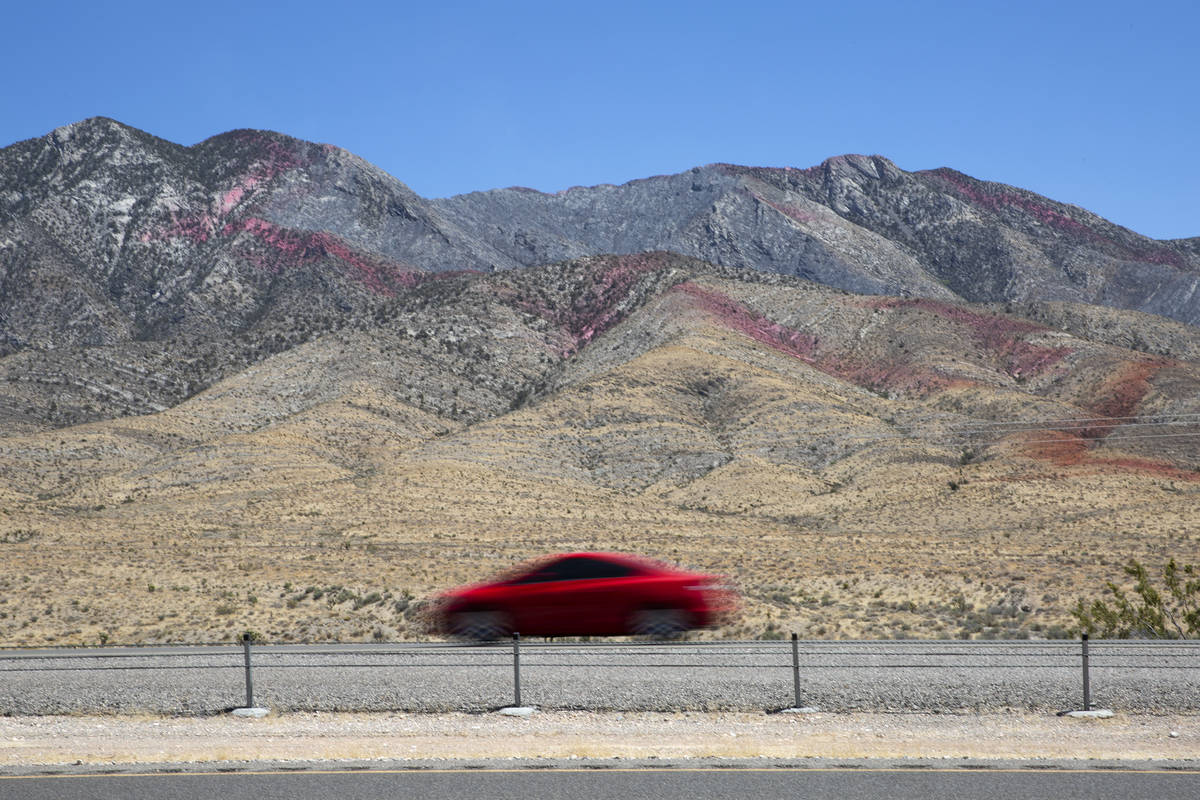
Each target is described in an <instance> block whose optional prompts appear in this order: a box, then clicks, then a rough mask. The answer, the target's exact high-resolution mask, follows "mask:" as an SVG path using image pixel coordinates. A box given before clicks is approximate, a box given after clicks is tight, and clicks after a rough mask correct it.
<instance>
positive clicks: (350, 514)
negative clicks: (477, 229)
mask: <svg viewBox="0 0 1200 800" xmlns="http://www.w3.org/2000/svg"><path fill="white" fill-rule="evenodd" d="M587 358H588V356H587V354H586V351H585V356H584V357H583V358H581V359H580V361H579V362H578V363H577V364H576V365H575V368H574V369H575V371H574V372H573V373H572V374H570V375H568V376H567V380H568V381H569V384H568V385H567V386H566V387H565V388H563V389H562V390H560V391H559V392H557V393H555V394H553V395H551V396H550V397H549V398H547V399H545V400H543V401H541V402H538V403H535V404H533V405H531V406H528V407H526V408H523V409H521V410H519V411H515V412H512V413H509V414H506V415H504V416H501V417H499V418H496V419H493V420H491V421H487V422H483V423H479V424H476V425H474V426H471V427H463V426H461V425H457V424H455V423H452V422H449V421H447V420H443V419H441V418H438V417H436V416H435V415H432V414H429V413H427V412H424V411H421V410H418V409H416V408H413V407H412V406H409V405H406V404H404V403H402V402H400V401H399V400H397V399H395V398H394V397H392V396H390V395H389V394H387V393H386V392H382V391H380V390H378V389H377V388H376V387H373V386H372V385H371V383H370V381H369V380H366V379H363V380H360V381H357V382H354V383H350V384H346V385H344V386H341V387H340V390H339V393H338V394H336V395H335V396H331V397H322V398H320V401H319V402H316V403H314V404H311V405H308V406H305V407H303V408H302V409H300V410H299V411H297V412H296V413H291V414H288V413H283V412H280V413H279V414H277V415H276V416H277V417H278V421H277V422H274V423H270V424H266V425H265V426H264V425H261V424H260V423H259V422H256V423H254V424H253V425H250V424H248V423H244V420H245V419H246V418H248V417H249V416H253V415H250V414H248V413H247V412H246V411H245V410H244V409H241V408H240V405H239V404H243V403H248V402H252V400H251V397H252V396H253V392H252V391H251V390H250V389H249V388H247V387H246V386H242V385H241V383H244V382H245V380H244V379H239V381H241V382H240V383H238V385H237V386H235V387H233V388H231V387H230V386H227V385H225V384H222V385H220V386H218V387H215V388H214V389H213V390H210V392H207V393H205V394H202V395H200V396H198V397H196V398H193V399H192V400H190V401H188V402H187V403H185V404H183V405H181V406H179V407H177V408H175V409H172V410H171V411H168V412H164V413H162V414H158V415H153V416H149V417H143V418H138V419H128V420H116V421H111V422H104V423H96V424H92V425H87V426H80V427H79V428H74V429H68V430H62V431H55V432H50V433H44V434H36V435H25V436H20V437H9V438H7V439H0V446H2V448H3V456H4V462H5V465H6V467H7V468H6V470H5V471H4V485H0V552H2V553H3V559H4V563H5V569H4V571H3V574H2V575H0V642H3V643H5V644H47V643H49V644H80V643H98V642H104V641H107V642H156V641H218V640H229V639H231V638H234V637H236V636H238V635H240V634H241V632H243V631H245V630H253V631H255V632H257V633H258V634H260V635H261V636H263V637H265V638H266V639H269V640H300V641H303V640H318V639H340V640H371V639H388V640H391V639H403V638H412V637H415V636H420V635H422V634H421V632H420V630H419V628H418V626H417V625H416V624H415V623H414V619H413V614H412V609H413V608H414V603H413V601H414V600H419V599H420V598H423V597H426V596H428V595H429V594H431V593H433V592H435V591H437V590H440V589H443V588H446V587H449V586H452V585H455V584H458V583H462V582H467V581H471V580H477V579H482V578H484V577H486V576H487V575H489V574H490V573H492V572H494V571H497V570H499V569H501V568H504V567H507V566H508V565H510V564H512V563H513V562H517V561H521V560H524V559H526V558H529V557H532V556H536V555H540V554H543V553H546V552H555V551H567V550H576V549H605V550H622V551H629V552H636V553H642V554H645V555H648V556H652V557H656V558H661V559H664V560H667V561H671V562H675V563H679V564H684V565H687V566H689V567H693V568H698V569H703V570H710V571H714V572H719V573H723V574H726V575H729V576H730V577H731V578H732V579H733V580H734V581H736V582H737V584H738V585H739V586H740V587H741V589H742V591H743V592H744V596H745V608H744V613H743V614H742V616H741V617H740V619H738V620H737V621H735V622H733V623H731V624H730V625H729V626H727V627H725V628H723V629H721V630H718V631H715V632H712V633H709V634H706V635H711V636H724V637H737V638H741V637H760V636H783V635H786V634H787V633H788V632H791V631H796V632H798V633H799V634H800V635H801V636H804V637H829V638H838V637H960V636H971V637H1007V636H1022V637H1023V636H1035V637H1038V636H1054V635H1065V634H1066V627H1067V626H1068V625H1069V624H1070V619H1069V615H1068V609H1069V607H1070V606H1071V605H1073V603H1074V602H1075V600H1076V599H1077V598H1079V597H1080V596H1085V595H1091V594H1092V593H1093V592H1094V591H1096V590H1097V589H1098V588H1099V587H1101V586H1102V585H1103V582H1104V581H1105V580H1107V579H1109V578H1113V577H1117V576H1119V574H1120V568H1119V565H1120V564H1121V563H1123V562H1124V561H1126V560H1127V559H1129V558H1138V559H1141V560H1143V561H1146V562H1147V563H1150V564H1158V563H1161V562H1162V561H1164V560H1165V559H1166V558H1167V557H1169V556H1174V557H1176V558H1178V559H1181V560H1184V561H1192V562H1196V561H1200V531H1198V530H1197V529H1196V525H1195V523H1196V520H1197V512H1196V509H1197V508H1198V507H1200V506H1198V504H1197V500H1198V496H1200V481H1198V480H1196V479H1194V478H1192V477H1189V476H1190V475H1194V476H1195V478H1200V473H1189V472H1187V471H1179V470H1176V471H1174V472H1168V473H1163V472H1155V471H1153V470H1147V469H1134V468H1129V467H1127V466H1126V467H1122V466H1120V465H1117V464H1116V463H1115V462H1116V460H1117V459H1116V456H1119V453H1116V452H1115V451H1114V452H1108V455H1109V461H1110V462H1112V463H1109V462H1105V463H1100V462H1091V461H1087V460H1083V461H1080V462H1079V463H1072V464H1057V463H1054V462H1053V461H1047V460H1045V459H1035V458H1031V457H1028V456H1026V455H1023V454H1022V452H1023V451H1022V450H1021V449H1020V448H1019V447H1018V446H1017V444H1016V443H1013V444H1005V445H999V446H995V447H991V448H989V449H987V450H986V451H983V452H980V453H979V454H978V455H971V454H968V455H964V451H965V450H966V449H967V448H966V447H964V444H963V443H962V442H958V441H954V440H952V439H950V440H947V438H946V436H945V435H944V430H943V429H944V427H945V425H946V424H947V422H946V420H947V419H949V420H950V421H951V422H953V421H954V420H955V419H957V417H955V416H954V414H955V413H961V414H962V415H963V416H962V418H963V419H969V418H970V417H971V415H972V414H982V413H983V409H985V408H986V410H987V413H988V414H990V415H991V416H992V417H999V418H1004V415H1005V414H1009V415H1011V416H1012V417H1014V418H1015V417H1017V416H1019V415H1020V414H1023V413H1029V404H1030V402H1031V400H1030V397H1029V396H1028V395H1027V394H1024V393H1020V392H1017V391H1015V390H1013V391H1001V390H995V391H986V392H985V391H983V390H981V389H955V390H952V391H947V392H945V393H942V394H939V395H936V396H933V397H928V398H925V399H920V398H914V397H908V398H903V397H897V396H893V397H883V396H881V395H880V394H879V393H877V392H871V391H867V390H864V389H862V388H859V387H856V386H853V385H851V384H848V383H844V382H842V381H839V380H836V379H834V378H831V377H830V376H829V375H827V374H825V373H822V372H818V371H817V370H815V369H813V368H812V367H811V366H808V365H806V364H805V363H803V362H802V361H798V360H796V359H794V358H791V357H789V356H786V355H784V354H780V353H777V352H774V351H770V350H768V349H764V348H762V347H759V346H757V345H756V344H755V343H754V342H752V341H750V340H749V339H748V338H746V337H742V336H740V335H737V334H733V333H731V332H729V331H728V330H725V329H722V328H717V327H706V326H705V325H702V324H693V325H691V326H690V327H688V328H686V329H681V330H680V331H677V332H676V333H675V334H674V335H673V336H672V337H671V338H670V341H665V342H663V343H662V344H661V345H660V346H657V347H652V348H650V349H649V350H647V351H646V352H644V353H642V354H640V355H637V356H636V357H633V358H630V359H628V360H626V361H623V362H621V363H620V364H619V365H617V366H615V367H613V366H609V367H604V366H603V365H600V364H598V363H589V362H588V361H587ZM234 389H236V391H234ZM253 402H261V403H270V402H272V400H271V398H270V397H262V398H259V399H258V400H254V401H253ZM1038 402H1039V403H1043V404H1044V405H1047V406H1051V407H1055V408H1058V407H1057V406H1054V404H1053V403H1051V402H1050V401H1047V400H1041V401H1038ZM950 406H953V407H954V408H955V409H957V411H953V412H952V411H950V410H948V408H949V407H950ZM264 413H265V412H264ZM1064 413H1065V412H1064ZM266 416H270V415H269V414H268V415H266ZM256 419H257V418H256ZM900 430H906V431H910V432H911V431H917V433H916V434H913V435H910V436H907V437H900V436H899V434H898V433H897V432H898V431H900ZM1106 452H1107V451H1106Z"/></svg>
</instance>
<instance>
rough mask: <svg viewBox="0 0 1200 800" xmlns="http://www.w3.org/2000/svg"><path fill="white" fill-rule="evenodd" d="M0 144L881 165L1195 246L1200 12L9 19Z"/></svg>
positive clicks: (138, 8)
mask: <svg viewBox="0 0 1200 800" xmlns="http://www.w3.org/2000/svg"><path fill="white" fill-rule="evenodd" d="M3 27H4V28H5V29H6V35H5V36H4V40H5V42H4V47H3V50H2V51H0V59H2V60H3V61H4V62H5V64H4V67H5V71H4V74H5V76H6V77H5V78H4V80H3V82H2V83H0V145H5V144H10V143H12V142H15V141H19V140H21V139H26V138H30V137H33V136H40V135H42V134H45V133H47V132H48V131H50V130H52V129H53V128H55V127H57V126H60V125H64V124H67V123H70V122H74V121H76V120H79V119H83V118H85V117H89V116H96V115H103V116H109V117H113V118H115V119H118V120H120V121H122V122H125V123H127V124H130V125H133V126H136V127H138V128H142V129H143V130H146V131H149V132H150V133H153V134H155V135H158V136H161V137H164V138H166V139H170V140H172V141H176V142H180V143H183V144H193V143H195V142H197V141H200V140H202V139H205V138H207V137H208V136H212V135H214V134H217V133H220V132H222V131H225V130H229V129H232V128H248V127H252V128H269V129H272V130H278V131H281V132H284V133H288V134H291V135H293V136H298V137H301V138H304V139H311V140H314V141H320V142H330V143H333V144H336V145H339V146H341V147H345V148H346V149H348V150H351V151H353V152H355V153H357V154H358V155H360V156H362V157H364V158H366V159H367V160H369V161H372V162H374V163H375V164H378V165H379V166H380V167H382V168H384V169H386V170H387V171H388V172H390V173H392V174H393V175H395V176H396V177H397V178H399V179H400V180H402V181H404V182H405V183H407V184H408V185H409V186H411V187H412V188H413V189H414V190H416V191H417V192H419V193H420V194H423V195H426V196H444V195H450V194H456V193H459V192H466V191H471V190H475V189H489V188H494V187H498V186H510V185H523V186H530V187H533V188H536V189H541V190H543V191H556V190H559V189H563V188H566V187H568V186H572V185H586V184H594V183H621V182H624V181H627V180H631V179H633V178H639V177H646V176H648V175H654V174H663V173H670V172H678V171H680V170H684V169H687V168H689V167H692V166H695V165H698V164H707V163H712V162H716V161H726V162H733V163H740V164H751V165H761V166H798V167H805V166H810V165H812V164H815V163H818V162H820V161H821V160H823V159H825V158H826V157H828V156H832V155H837V154H840V153H878V154H880V155H885V156H887V157H889V158H891V159H892V160H893V161H895V162H896V163H897V164H898V165H899V166H901V167H902V168H904V169H909V170H915V169H925V168H932V167H938V166H950V167H954V168H956V169H959V170H962V171H963V172H966V173H968V174H971V175H974V176H976V177H979V178H984V179H989V180H997V181H1002V182H1005V183H1010V184H1014V185H1017V186H1021V187H1024V188H1028V189H1032V190H1034V191H1037V192H1041V193H1042V194H1045V195H1048V196H1050V197H1052V198H1054V199H1056V200H1061V201H1064V202H1070V203H1075V204H1077V205H1081V206H1083V207H1085V208H1088V209H1090V210H1092V211H1095V212H1096V213H1099V214H1101V215H1102V216H1105V217H1107V218H1109V219H1111V220H1113V221H1114V222H1117V223H1119V224H1122V225H1125V226H1128V227H1130V228H1133V229H1134V230H1137V231H1139V232H1141V233H1144V234H1146V235H1149V236H1155V237H1159V238H1173V237H1184V236H1200V154H1198V144H1200V47H1197V46H1196V44H1195V35H1196V31H1197V30H1198V29H1200V4H1198V3H1195V2H1154V1H1153V0H1149V1H1146V0H1144V1H1143V2H1140V3H1130V2H1121V3H1115V2H1106V1H1105V0H1092V2H1074V1H1073V0H1064V1H1062V2H1054V0H1043V2H1023V0H1010V2H970V0H960V2H921V0H907V2H902V3H901V2H895V1H894V0H892V2H874V1H873V0H860V2H857V3H849V4H834V3H807V2H800V1H799V0H793V2H779V3H776V2H750V1H749V0H743V2H740V3H739V2H729V0H726V2H711V3H710V2H705V0H691V1H690V2H660V3H654V2H642V3H626V2H623V1H622V0H608V1H607V2H589V3H568V2H557V3H550V2H547V3H540V2H518V1H516V0H514V1H513V2H507V3H501V2H492V3H469V2H453V1H452V0H448V1H447V2H428V0H424V1H423V2H420V3H406V2H389V3H374V2H357V3H356V2H344V3H341V4H335V3H312V2H307V0H294V1H293V2H290V3H279V4H273V3H254V2H245V3H228V2H223V0H212V1H211V2H203V3H187V4H176V3H169V2H168V3H164V2H161V0H159V2H154V3H148V2H147V3H142V2H124V3H122V2H114V3H98V2H94V1H93V2H87V3H83V2H73V1H72V2H65V3H63V2H60V3H55V4H35V3H20V4H10V7H9V8H7V9H6V11H5V14H4V25H3Z"/></svg>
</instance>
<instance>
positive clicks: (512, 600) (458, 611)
mask: <svg viewBox="0 0 1200 800" xmlns="http://www.w3.org/2000/svg"><path fill="white" fill-rule="evenodd" d="M735 605H736V593H735V592H733V590H732V589H730V588H729V586H728V583H727V581H725V580H724V579H723V578H719V577H717V576H714V575H703V574H698V573H693V572H685V571H683V570H679V569H675V568H672V567H670V566H667V565H664V564H660V563H657V562H654V561H650V560H648V559H643V558H638V557H635V556H629V555H623V554H620V553H566V554H563V555H557V556H550V557H547V558H545V559H540V560H539V561H537V562H534V563H533V564H529V565H526V566H525V567H523V568H518V570H516V571H515V572H510V573H509V574H507V575H505V576H502V577H500V578H499V579H496V580H493V581H491V582H488V583H479V584H474V585H471V586H464V587H461V588H458V589H454V590H452V591H449V592H446V593H444V594H442V595H440V596H439V597H438V598H437V599H436V601H435V603H434V609H433V618H432V623H433V629H434V631H435V632H437V633H442V634H447V635H451V636H457V637H460V638H467V639H497V638H501V637H503V636H507V635H511V634H512V633H514V632H517V633H520V634H521V635H523V636H525V635H528V636H622V635H649V636H670V635H673V634H677V633H681V632H683V631H685V630H689V629H693V628H707V627H712V626H715V625H717V624H719V623H720V622H721V621H722V620H724V619H725V618H726V617H727V616H728V615H729V613H730V612H731V611H732V610H733V609H734V607H735Z"/></svg>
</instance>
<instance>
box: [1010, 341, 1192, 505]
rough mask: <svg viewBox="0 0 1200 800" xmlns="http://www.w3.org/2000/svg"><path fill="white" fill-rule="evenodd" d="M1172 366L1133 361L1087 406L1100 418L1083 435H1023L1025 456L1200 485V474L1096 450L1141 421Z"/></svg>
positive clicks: (1167, 362) (1085, 405) (1048, 432)
mask: <svg viewBox="0 0 1200 800" xmlns="http://www.w3.org/2000/svg"><path fill="white" fill-rule="evenodd" d="M1171 364H1172V362H1171V361H1170V360H1168V359H1144V360H1141V361H1128V362H1125V363H1123V364H1122V365H1121V366H1120V367H1119V368H1118V369H1117V370H1116V371H1114V372H1113V373H1112V374H1111V375H1109V376H1108V378H1107V379H1106V380H1105V381H1104V383H1103V384H1102V385H1101V387H1100V389H1099V390H1098V391H1097V392H1096V394H1095V400H1093V401H1091V402H1086V403H1083V404H1082V407H1083V408H1084V409H1086V411H1087V412H1088V414H1090V415H1093V416H1094V417H1095V421H1093V422H1092V424H1090V425H1089V426H1087V427H1086V428H1083V429H1082V430H1079V431H1057V430H1042V431H1032V432H1029V433H1026V434H1024V435H1023V439H1024V444H1023V445H1022V450H1023V452H1024V453H1025V454H1026V455H1028V456H1030V457H1032V458H1036V459H1039V460H1042V461H1048V462H1050V463H1052V464H1055V465H1058V466H1073V467H1084V468H1090V469H1095V470H1102V471H1109V470H1112V471H1120V472H1139V473H1144V474H1150V475H1157V476H1161V477H1165V478H1173V479H1176V480H1184V481H1193V482H1195V481H1200V472H1196V471H1195V470H1186V469H1180V468H1179V467H1177V466H1175V465H1173V464H1170V463H1167V462H1165V461H1159V460H1155V459H1150V458H1138V457H1134V456H1108V455H1100V454H1098V453H1096V451H1095V449H1094V447H1095V445H1096V444H1097V443H1099V442H1100V441H1103V440H1104V439H1105V438H1106V437H1108V436H1109V434H1111V433H1112V432H1113V431H1115V430H1117V429H1119V428H1120V427H1121V426H1122V425H1124V424H1126V423H1127V422H1129V421H1130V418H1132V417H1134V416H1136V414H1137V410H1138V407H1139V406H1140V405H1141V403H1142V400H1143V399H1144V398H1145V396H1146V394H1147V393H1148V392H1149V391H1150V388H1151V381H1152V380H1153V378H1154V376H1155V375H1157V374H1158V373H1159V372H1160V371H1161V370H1162V369H1163V368H1165V367H1168V366H1170V365H1171Z"/></svg>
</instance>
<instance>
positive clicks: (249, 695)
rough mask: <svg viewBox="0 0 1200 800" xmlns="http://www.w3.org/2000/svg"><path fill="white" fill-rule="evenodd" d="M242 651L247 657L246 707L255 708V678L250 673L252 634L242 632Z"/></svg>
mask: <svg viewBox="0 0 1200 800" xmlns="http://www.w3.org/2000/svg"><path fill="white" fill-rule="evenodd" d="M242 651H243V654H244V655H245V657H246V708H254V678H253V676H252V675H251V674H250V634H249V633H243V634H242Z"/></svg>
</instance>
